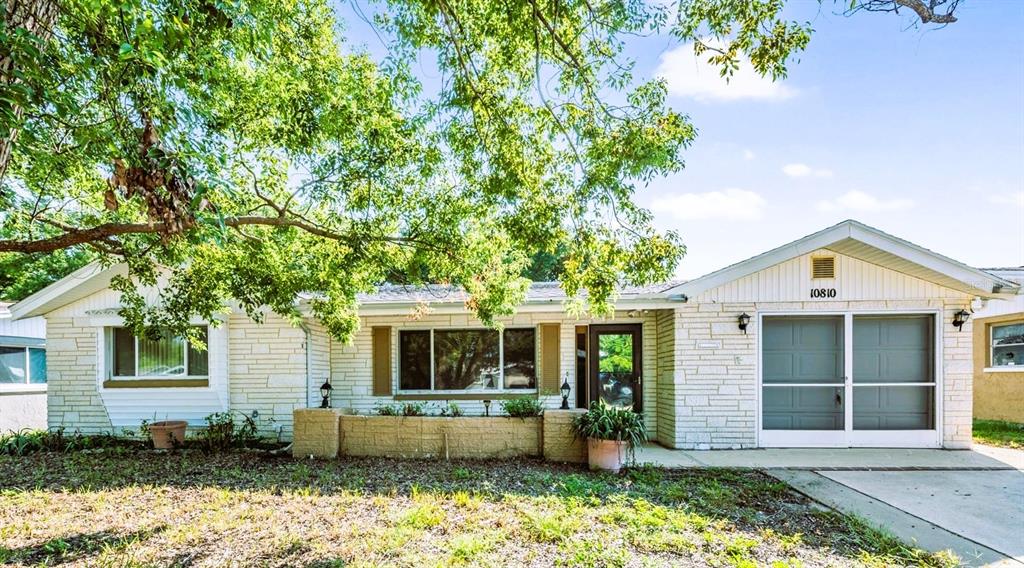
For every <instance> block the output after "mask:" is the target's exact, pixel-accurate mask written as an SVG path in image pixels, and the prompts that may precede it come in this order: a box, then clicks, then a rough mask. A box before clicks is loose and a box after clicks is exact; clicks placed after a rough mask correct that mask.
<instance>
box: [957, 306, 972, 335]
mask: <svg viewBox="0 0 1024 568" xmlns="http://www.w3.org/2000/svg"><path fill="white" fill-rule="evenodd" d="M970 317H971V314H969V313H967V310H960V311H959V312H957V313H955V314H953V327H955V328H956V330H957V331H963V327H964V324H965V323H967V320H968V319H969V318H970Z"/></svg>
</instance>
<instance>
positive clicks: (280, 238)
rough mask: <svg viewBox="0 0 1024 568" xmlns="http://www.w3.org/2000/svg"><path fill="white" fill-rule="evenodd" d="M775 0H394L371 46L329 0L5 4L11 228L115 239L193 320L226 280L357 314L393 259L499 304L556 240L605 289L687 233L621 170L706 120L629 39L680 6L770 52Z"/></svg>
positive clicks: (154, 307) (397, 270)
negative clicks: (644, 200)
mask: <svg viewBox="0 0 1024 568" xmlns="http://www.w3.org/2000/svg"><path fill="white" fill-rule="evenodd" d="M782 7H783V2H782V0H686V1H683V2H681V3H680V4H679V5H678V6H675V7H664V6H661V5H658V3H652V2H646V1H643V0H569V1H563V0H558V1H556V0H526V1H524V2H513V3H507V2H506V3H498V2H493V1H491V0H389V1H383V2H379V3H376V4H373V5H372V6H371V7H370V8H372V10H371V11H372V13H373V18H374V23H375V27H376V29H377V31H378V33H379V34H380V35H381V37H382V38H383V39H384V41H385V42H386V43H387V48H388V55H387V56H386V57H383V58H374V57H372V56H371V55H370V54H369V53H368V52H366V51H364V50H363V49H360V48H358V47H356V46H353V45H351V44H349V43H348V42H347V41H346V33H345V26H344V22H343V21H341V20H340V19H339V18H338V16H337V14H336V13H335V12H334V11H333V10H332V9H331V7H330V6H329V5H328V4H327V2H326V1H325V0H118V1H116V2H115V1H112V0H61V1H60V2H59V3H58V2H56V1H55V0H25V1H22V2H15V3H9V5H8V9H7V10H6V11H5V19H4V25H3V27H2V28H0V44H2V45H3V46H4V50H5V53H4V57H3V58H2V59H3V64H2V65H0V175H2V180H0V206H2V213H0V235H2V238H0V253H13V254H18V255H25V254H31V255H46V254H48V253H53V252H54V251H65V250H68V251H72V252H68V253H61V254H65V255H70V257H74V258H81V257H79V256H76V255H82V254H89V255H95V256H96V257H98V258H99V259H100V260H101V262H104V263H114V262H127V263H128V265H129V268H130V272H129V276H128V277H127V278H122V279H118V280H116V281H115V283H114V286H115V288H117V289H118V290H119V291H120V292H121V293H122V300H123V302H122V303H123V305H124V309H123V310H122V312H123V315H124V316H125V318H126V321H127V322H128V324H129V325H130V326H132V327H133V328H134V329H135V331H136V332H139V333H142V332H148V333H150V334H153V333H160V331H159V330H170V331H171V332H173V333H177V334H182V335H187V334H188V333H190V328H189V327H188V321H189V319H190V318H191V317H192V316H195V315H198V316H200V317H205V318H210V317H212V316H213V315H214V314H215V313H217V312H219V311H222V310H223V308H224V306H225V305H227V304H229V303H231V302H237V304H238V305H240V306H241V307H242V308H244V309H245V310H246V311H248V312H249V313H250V314H251V315H253V316H254V317H257V318H258V317H259V315H260V314H261V309H262V307H267V308H269V309H270V310H273V311H274V312H277V313H279V314H282V315H284V316H286V317H288V318H292V319H297V318H298V317H299V308H298V306H297V303H296V298H297V297H298V296H299V295H300V293H307V294H309V295H308V296H307V297H308V298H310V300H309V308H310V309H311V311H312V313H313V315H314V316H315V317H316V318H318V319H319V320H320V321H322V322H323V323H324V324H325V325H326V327H327V329H328V330H329V331H330V333H331V334H332V335H334V336H335V337H337V338H340V339H345V338H348V337H350V336H351V334H352V332H353V331H354V330H355V329H356V327H357V325H358V319H357V317H356V294H357V293H359V292H363V291H368V290H370V289H372V288H373V287H374V286H376V285H378V284H380V283H382V282H383V281H385V280H391V281H399V282H407V283H410V284H416V283H422V282H427V281H431V282H448V283H454V284H459V285H461V286H464V287H465V288H466V290H467V291H468V292H469V294H470V300H469V302H468V306H469V307H470V308H471V309H472V310H474V311H475V312H476V313H477V315H478V316H479V317H480V318H481V319H482V320H483V321H485V322H488V323H490V322H493V320H494V318H495V317H497V316H501V315H506V314H510V313H512V311H513V310H514V308H515V306H516V305H517V304H518V303H519V302H521V301H522V299H523V297H524V294H525V290H526V287H527V285H528V282H527V280H526V279H525V278H524V277H523V276H522V274H523V273H524V271H527V272H528V268H529V267H530V264H531V258H532V257H534V256H535V255H538V254H545V253H546V254H548V255H557V257H558V258H559V259H560V260H559V266H558V267H557V270H558V272H557V274H558V276H559V277H560V279H561V281H562V283H563V286H564V288H565V290H566V292H567V293H568V294H569V295H570V296H572V297H586V298H587V299H586V300H585V301H583V300H580V301H577V302H576V303H575V304H574V305H573V306H572V307H573V308H575V309H579V310H589V311H590V312H592V313H595V314H603V313H607V312H608V310H609V309H610V308H611V306H612V302H613V301H614V298H615V289H616V287H617V286H619V285H622V284H627V283H629V284H645V283H650V282H652V281H656V280H660V279H664V278H666V277H667V276H669V275H670V274H671V273H672V272H673V270H674V268H675V266H676V263H677V261H678V259H679V258H680V256H681V255H682V253H683V251H684V248H683V246H682V244H681V243H680V241H679V238H678V236H677V235H676V234H674V233H672V232H667V233H658V232H656V231H654V230H653V229H652V228H651V227H650V220H651V216H650V213H649V212H648V211H645V210H643V209H641V208H639V207H638V206H637V205H636V204H635V203H634V202H633V195H634V193H635V191H636V190H637V188H638V187H641V186H643V185H644V184H645V183H646V182H648V181H650V180H651V179H653V178H655V177H657V176H663V175H666V174H669V173H671V172H674V171H677V170H679V169H680V168H682V167H683V161H682V159H681V152H682V150H683V149H684V148H685V147H686V146H687V145H688V144H689V143H690V142H691V141H692V140H693V138H694V135H695V131H694V127H693V125H692V124H691V123H690V121H689V120H688V119H687V117H686V116H684V115H682V114H679V113H678V112H675V111H673V110H671V109H669V108H668V107H667V106H666V104H665V96H666V91H665V86H664V84H663V83H662V82H660V81H639V80H637V79H636V78H635V77H633V75H632V73H631V64H630V62H629V61H628V60H626V59H625V58H624V57H623V56H622V48H623V41H624V38H626V37H628V36H629V35H633V34H650V33H657V32H664V31H670V32H672V33H673V34H675V35H676V36H677V37H678V38H679V39H680V40H687V41H689V40H699V41H698V42H697V44H696V45H697V46H698V50H701V51H707V50H711V52H710V54H709V55H710V56H712V59H713V61H714V62H715V63H717V64H719V65H720V66H721V68H722V71H723V73H724V74H729V73H730V72H731V71H732V70H734V69H735V67H736V64H737V62H738V61H739V58H740V55H745V56H746V57H749V59H750V60H751V62H752V64H753V66H754V67H755V68H756V69H757V70H758V71H759V72H761V73H764V74H767V75H771V76H773V77H779V76H782V75H784V74H785V71H786V66H785V64H786V61H787V59H788V58H789V57H790V55H791V54H793V53H794V52H796V51H799V50H802V49H803V48H804V47H805V46H806V44H807V42H808V40H809V37H810V31H811V30H810V28H809V26H808V25H807V24H799V23H795V22H788V21H785V20H784V19H782V17H781V16H780V11H781V9H782ZM709 37H710V38H717V39H716V41H714V42H710V41H707V42H705V41H704V40H705V39H706V38H709ZM424 61H426V62H427V63H426V65H427V66H432V73H433V74H434V75H436V76H437V77H439V80H438V81H437V83H438V84H437V85H433V84H431V85H430V86H429V88H428V87H427V86H426V85H425V84H424V83H422V82H421V81H420V80H419V79H418V78H417V76H416V75H415V74H414V73H413V72H412V71H411V70H412V69H414V68H422V66H423V65H424ZM560 243H563V249H559V248H558V247H559V244H560ZM5 258H11V257H9V256H8V257H5ZM6 270H7V269H6V268H5V273H6ZM547 271H548V269H545V268H542V269H541V272H547ZM8 280H9V279H8ZM158 282H159V298H158V301H157V302H156V303H155V304H154V303H153V302H147V301H146V300H145V299H144V297H143V294H142V292H141V291H140V290H142V289H143V288H144V287H147V286H150V287H151V286H156V285H157V284H158ZM15 285H17V284H8V283H6V282H5V283H4V286H5V287H7V286H15ZM584 290H585V291H586V292H587V294H586V295H585V296H583V295H581V294H580V293H581V292H582V291H584ZM7 293H9V292H5V293H4V294H0V295H5V294H7Z"/></svg>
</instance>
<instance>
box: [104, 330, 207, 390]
mask: <svg viewBox="0 0 1024 568" xmlns="http://www.w3.org/2000/svg"><path fill="white" fill-rule="evenodd" d="M197 330H198V332H199V336H200V339H201V340H202V341H203V342H204V343H207V342H208V341H207V340H208V335H209V334H208V330H207V328H206V327H205V326H197ZM108 337H109V339H110V352H109V356H110V357H109V359H110V374H111V376H112V377H113V378H114V379H136V378H146V379H154V378H155V379H172V378H176V377H207V376H208V375H209V374H210V371H209V355H208V353H209V351H208V350H204V351H200V350H198V349H196V348H195V347H192V345H191V344H190V343H189V342H188V341H186V340H185V339H184V338H181V337H163V338H161V339H158V340H155V341H154V340H150V339H145V338H140V337H136V336H134V335H132V332H131V331H130V330H128V329H127V328H123V327H114V328H110V330H109V335H108Z"/></svg>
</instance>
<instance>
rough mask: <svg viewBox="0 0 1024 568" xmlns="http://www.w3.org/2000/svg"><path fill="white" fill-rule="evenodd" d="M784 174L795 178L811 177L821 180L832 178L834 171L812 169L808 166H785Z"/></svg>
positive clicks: (783, 167) (783, 168)
mask: <svg viewBox="0 0 1024 568" xmlns="http://www.w3.org/2000/svg"><path fill="white" fill-rule="evenodd" d="M782 173H784V174H786V175H787V176H789V177H794V178H802V177H810V176H814V177H819V178H830V177H832V170H829V169H826V168H812V167H811V166H808V165H807V164H786V165H785V166H782Z"/></svg>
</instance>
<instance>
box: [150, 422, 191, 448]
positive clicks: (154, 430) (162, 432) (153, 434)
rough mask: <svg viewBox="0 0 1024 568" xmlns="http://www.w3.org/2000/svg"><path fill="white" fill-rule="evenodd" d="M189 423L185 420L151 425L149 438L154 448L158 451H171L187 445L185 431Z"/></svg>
mask: <svg viewBox="0 0 1024 568" xmlns="http://www.w3.org/2000/svg"><path fill="white" fill-rule="evenodd" d="M186 428H188V422H185V421H184V420H165V421H163V422H153V423H152V424H150V425H149V437H150V439H152V440H153V447H154V448H156V449H158V450H169V449H171V448H173V447H175V446H180V445H182V444H184V443H185V429H186Z"/></svg>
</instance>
